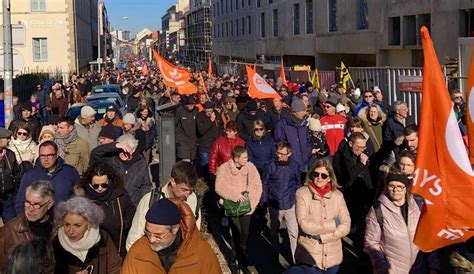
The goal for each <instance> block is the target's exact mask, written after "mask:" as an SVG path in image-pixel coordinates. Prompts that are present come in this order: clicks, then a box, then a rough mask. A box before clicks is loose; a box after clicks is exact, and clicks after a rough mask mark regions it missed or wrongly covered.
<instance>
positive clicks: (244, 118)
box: [235, 100, 270, 141]
mask: <svg viewBox="0 0 474 274" xmlns="http://www.w3.org/2000/svg"><path fill="white" fill-rule="evenodd" d="M256 120H261V121H263V122H264V123H265V126H266V128H268V127H269V126H268V125H269V123H270V117H269V116H267V115H266V114H265V112H263V110H261V109H259V108H258V103H257V101H255V100H249V101H247V105H246V106H245V108H244V109H243V110H242V111H241V112H240V113H239V115H237V119H236V120H235V121H236V122H237V124H239V127H240V136H241V137H242V139H244V140H245V141H247V140H248V139H249V138H250V137H252V134H253V122H255V121H256Z"/></svg>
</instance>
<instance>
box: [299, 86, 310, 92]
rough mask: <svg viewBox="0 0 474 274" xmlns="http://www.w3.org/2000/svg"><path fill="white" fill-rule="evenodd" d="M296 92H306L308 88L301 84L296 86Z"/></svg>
mask: <svg viewBox="0 0 474 274" xmlns="http://www.w3.org/2000/svg"><path fill="white" fill-rule="evenodd" d="M298 92H299V93H300V94H301V93H307V92H308V89H307V88H306V87H305V86H301V87H299V88H298Z"/></svg>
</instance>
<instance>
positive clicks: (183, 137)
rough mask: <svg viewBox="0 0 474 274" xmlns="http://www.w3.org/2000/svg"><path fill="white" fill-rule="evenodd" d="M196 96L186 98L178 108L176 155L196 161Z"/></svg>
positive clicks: (179, 157)
mask: <svg viewBox="0 0 474 274" xmlns="http://www.w3.org/2000/svg"><path fill="white" fill-rule="evenodd" d="M195 103H196V102H195V100H194V97H192V96H189V97H186V98H185V99H184V105H183V106H179V107H178V109H177V110H176V116H175V124H176V133H175V134H176V157H177V158H178V159H179V160H186V161H194V159H195V158H196V153H197V149H196V142H197V135H196V117H197V115H198V111H197V109H196V108H195V107H194V104H195Z"/></svg>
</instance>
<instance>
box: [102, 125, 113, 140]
mask: <svg viewBox="0 0 474 274" xmlns="http://www.w3.org/2000/svg"><path fill="white" fill-rule="evenodd" d="M99 137H105V138H109V139H112V140H114V141H115V129H114V125H112V124H108V125H106V126H104V127H103V128H102V130H101V131H100V132H99Z"/></svg>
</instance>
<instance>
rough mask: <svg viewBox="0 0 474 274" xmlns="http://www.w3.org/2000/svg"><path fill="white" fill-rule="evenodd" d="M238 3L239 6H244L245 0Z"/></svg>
mask: <svg viewBox="0 0 474 274" xmlns="http://www.w3.org/2000/svg"><path fill="white" fill-rule="evenodd" d="M240 4H241V5H240V6H241V7H242V8H244V5H245V0H242V2H241V3H240Z"/></svg>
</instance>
